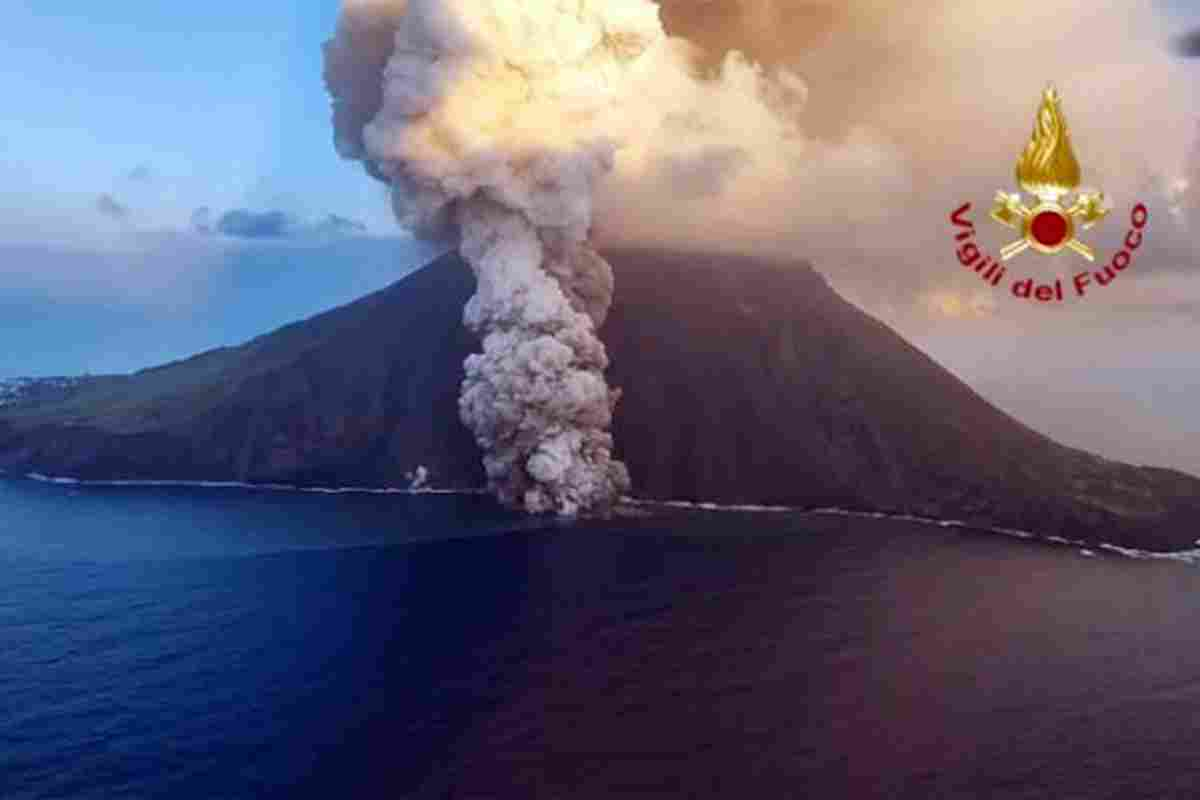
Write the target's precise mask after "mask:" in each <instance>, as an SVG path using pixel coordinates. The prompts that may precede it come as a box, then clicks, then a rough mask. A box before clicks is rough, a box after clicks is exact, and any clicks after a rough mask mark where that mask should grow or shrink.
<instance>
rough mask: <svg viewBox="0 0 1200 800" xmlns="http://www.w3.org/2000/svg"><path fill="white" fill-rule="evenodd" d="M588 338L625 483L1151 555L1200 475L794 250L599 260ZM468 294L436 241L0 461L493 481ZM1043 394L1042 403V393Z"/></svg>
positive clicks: (55, 414) (159, 371)
mask: <svg viewBox="0 0 1200 800" xmlns="http://www.w3.org/2000/svg"><path fill="white" fill-rule="evenodd" d="M605 256H606V257H607V258H608V259H609V260H610V262H611V263H612V265H613V268H614V270H615V272H616V285H617V287H618V290H617V294H616V299H615V302H614V305H613V308H612V311H611V313H610V316H609V318H608V321H607V322H606V324H605V326H604V328H603V330H602V331H601V335H602V338H603V339H604V341H605V343H606V345H607V347H608V350H609V354H610V357H611V361H612V366H611V369H610V371H609V379H610V382H611V383H612V384H613V385H614V386H617V387H620V388H621V390H622V392H623V395H622V398H621V401H620V404H619V405H618V407H617V413H616V417H615V420H614V428H613V432H614V435H615V438H616V446H617V455H618V457H620V458H621V459H622V460H623V461H625V462H626V464H627V466H628V468H629V471H630V475H631V477H632V479H633V486H634V490H633V493H634V495H635V496H636V497H640V498H647V499H659V500H686V501H711V502H717V503H735V504H772V505H791V506H800V507H826V506H836V507H840V508H846V509H855V510H862V511H873V512H886V513H906V514H915V515H920V516H925V517H933V518H943V519H958V520H963V521H965V522H968V523H970V524H973V525H979V526H986V527H1003V528H1013V529H1020V530H1027V531H1034V532H1037V533H1039V534H1042V535H1058V536H1064V537H1070V538H1074V539H1085V540H1089V541H1104V542H1112V543H1116V544H1120V545H1125V546H1133V547H1141V548H1146V549H1154V550H1170V549H1181V548H1186V547H1191V546H1192V545H1193V541H1194V539H1195V538H1196V535H1197V533H1196V532H1197V530H1200V479H1196V478H1193V477H1191V476H1188V475H1185V474H1183V473H1180V472H1176V471H1172V470H1167V469H1157V468H1151V467H1135V466H1130V465H1126V464H1120V463H1116V462H1113V461H1109V460H1106V459H1104V458H1100V457H1098V456H1095V455H1091V454H1089V453H1086V452H1083V451H1080V450H1076V449H1072V448H1068V447H1064V446H1062V445H1059V444H1057V443H1055V442H1054V441H1052V440H1051V439H1049V438H1047V437H1046V436H1043V435H1041V434H1040V433H1038V432H1036V431H1034V430H1032V429H1030V428H1028V427H1026V426H1024V425H1022V424H1021V423H1020V422H1018V421H1017V420H1015V419H1013V418H1012V417H1010V416H1008V415H1007V414H1005V413H1004V412H1002V411H1000V410H999V409H997V408H995V407H994V406H992V405H991V404H990V403H988V402H987V401H986V400H984V399H983V398H982V397H980V396H979V395H978V394H976V393H975V392H974V391H972V390H971V389H970V388H969V387H968V386H967V385H966V384H964V383H963V382H962V381H960V380H958V379H957V378H956V377H955V376H954V375H952V374H951V373H950V372H948V371H947V370H945V369H944V368H942V367H941V366H939V365H938V364H937V363H935V362H934V361H933V360H932V359H930V358H929V357H928V356H926V355H924V354H923V353H921V352H920V351H919V350H917V349H916V348H915V347H913V346H912V345H910V344H908V343H907V342H906V341H905V340H904V339H903V338H901V337H900V336H899V335H897V334H896V333H895V332H894V331H892V330H891V329H890V328H888V327H887V326H886V325H884V324H883V323H881V322H879V321H878V320H876V319H874V318H872V317H871V316H869V315H867V314H866V313H864V312H862V311H861V310H859V309H858V308H856V307H855V306H853V305H851V304H850V303H847V302H846V301H845V300H843V299H842V298H840V297H839V296H838V295H837V294H836V293H835V292H834V291H833V289H832V288H831V287H830V286H829V285H828V283H827V282H826V281H825V279H824V278H823V277H822V276H821V275H820V274H819V273H818V272H816V271H815V270H814V269H813V268H812V267H811V266H809V265H808V264H806V263H804V262H800V261H793V262H787V263H785V262H779V261H773V260H764V259H757V258H749V257H736V256H729V255H715V254H698V253H664V252H651V251H636V250H619V251H609V252H607V253H605ZM473 290H474V279H473V277H472V275H471V272H470V270H469V269H468V267H467V266H466V265H465V264H464V263H463V262H462V260H461V259H460V258H459V257H458V256H457V255H455V254H447V255H445V256H442V257H441V258H439V259H437V260H436V261H434V262H433V263H431V264H429V265H427V266H426V267H424V268H422V269H419V270H417V271H416V272H414V273H412V274H410V275H408V276H407V277H405V278H403V279H402V280H400V281H398V282H396V283H395V284H393V285H391V286H389V287H388V288H385V289H383V290H381V291H379V292H376V293H374V294H371V295H369V296H367V297H364V298H362V299H360V300H358V301H355V302H353V303H350V304H349V305H346V306H342V307H340V308H337V309H334V310H332V311H329V312H326V313H324V314H321V315H318V316H316V317H313V318H312V319H309V320H306V321H303V322H298V323H295V324H292V325H289V326H286V327H284V328H281V329H279V330H277V331H275V332H273V333H270V334H267V335H265V336H262V337H259V338H257V339H254V340H252V341H250V342H247V343H246V344H244V345H241V346H239V347H232V348H222V349H218V350H213V351H210V352H207V353H203V354H201V355H197V356H195V357H193V358H190V359H187V360H184V361H179V362H175V363H172V364H167V365H165V366H161V367H157V368H153V369H148V370H144V371H142V372H138V373H136V374H133V375H128V376H109V377H99V378H87V379H80V380H77V381H68V382H63V383H62V384H61V386H59V387H57V388H50V389H44V390H42V391H39V392H37V393H34V394H32V395H30V396H29V397H27V398H26V399H21V400H18V401H17V402H14V403H11V404H9V405H7V406H4V407H0V468H3V469H4V470H5V471H7V472H9V473H10V474H23V473H31V472H38V473H44V474H48V475H54V476H64V477H72V478H79V479H84V480H151V479H154V480H164V479H170V480H208V481H243V482H250V483H285V484H294V485H308V486H350V485H354V486H404V485H406V484H407V479H406V475H409V474H412V473H414V472H415V471H416V470H417V468H418V467H424V468H425V469H426V470H428V474H429V480H430V483H431V484H432V485H434V486H437V487H444V488H457V489H467V488H480V487H482V486H483V485H484V483H485V481H484V476H483V470H482V468H481V466H480V453H479V451H478V449H477V447H476V445H475V443H474V441H473V439H472V437H471V434H470V433H469V432H468V431H467V429H466V428H465V427H464V426H463V425H462V423H461V422H460V420H459V416H458V394H459V384H460V382H461V381H462V377H463V360H464V358H465V357H466V356H467V355H468V354H469V353H472V352H476V351H477V350H478V347H479V342H478V341H477V340H476V339H475V338H474V337H473V336H472V335H471V334H470V333H468V332H467V331H466V330H465V329H464V328H463V325H462V308H463V305H464V304H465V302H466V300H467V299H468V298H469V297H470V295H471V293H472V292H473ZM1049 397H1050V398H1051V399H1052V395H1050V396H1049Z"/></svg>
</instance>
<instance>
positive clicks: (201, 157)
mask: <svg viewBox="0 0 1200 800" xmlns="http://www.w3.org/2000/svg"><path fill="white" fill-rule="evenodd" d="M677 5H678V3H677ZM898 5H902V4H898ZM1157 6H1158V7H1159V8H1160V9H1163V10H1164V11H1165V13H1166V14H1167V16H1168V18H1169V19H1170V20H1171V21H1172V24H1173V25H1178V28H1179V29H1180V30H1181V31H1182V30H1187V29H1189V28H1191V27H1195V26H1197V25H1200V3H1196V2H1193V1H1192V0H1170V1H1169V2H1159V3H1157ZM338 10H339V9H338V3H337V2H335V0H323V1H322V2H313V3H295V2H288V1H287V0H258V2H254V3H245V2H239V3H234V2H232V1H231V0H209V2H206V3H162V2H159V1H158V0H155V1H154V2H151V1H150V0H123V2H120V3H95V2H82V1H81V0H65V1H64V2H59V3H55V4H46V3H36V2H31V1H30V0H9V2H8V3H7V4H6V6H5V10H4V12H3V20H4V28H5V46H4V47H3V48H0V96H3V97H4V98H5V102H4V103H3V104H0V341H3V342H5V343H6V345H7V346H5V347H0V376H14V375H34V376H38V375H59V374H78V373H85V372H86V373H93V374H96V373H111V372H127V371H134V370H137V369H141V368H144V367H148V366H152V365H155V364H159V363H162V362H164V361H168V360H172V359H176V358H183V357H186V356H189V355H191V354H193V353H195V352H197V351H200V350H204V349H208V348H212V347H217V346H222V345H229V344H236V343H238V342H241V341H244V340H246V339H248V338H251V337H253V336H256V335H259V334H262V333H265V332H267V331H269V330H271V329H273V328H275V327H277V326H279V325H282V324H285V323H287V322H290V321H293V320H295V319H298V318H302V317H305V316H309V315H311V314H314V313H317V312H319V311H321V310H324V309H326V308H330V307H333V306H335V305H338V304H341V303H345V302H348V301H350V300H352V299H354V298H356V297H358V296H360V295H362V294H364V293H366V292H369V291H372V290H374V289H378V288H382V287H383V286H385V285H387V284H388V283H390V282H392V281H394V280H396V279H397V278H399V277H401V276H402V275H403V274H405V273H406V272H407V271H409V270H411V269H412V268H414V267H416V266H418V265H420V264H422V263H424V262H425V261H427V260H428V259H429V258H430V257H431V256H432V255H433V254H434V253H435V252H436V250H437V248H436V246H433V245H428V244H423V243H419V242H416V241H414V240H413V239H411V238H410V237H408V236H407V235H406V234H405V233H404V232H403V231H400V230H399V229H398V228H397V226H396V224H395V222H394V221H393V220H392V218H391V213H390V210H389V204H388V202H387V198H386V192H385V190H384V189H383V187H382V186H381V185H380V184H378V183H377V182H375V181H372V180H369V179H367V178H366V177H365V176H364V174H363V171H362V168H361V166H360V165H358V164H356V163H352V162H347V161H344V160H342V159H340V158H339V157H338V155H337V153H336V152H335V150H334V147H333V145H332V133H331V128H330V105H329V97H328V95H327V93H326V90H325V87H324V85H323V82H322V52H321V45H322V43H323V42H324V41H325V40H326V39H328V38H329V37H330V36H331V35H332V33H333V31H334V29H335V25H336V20H337V15H338ZM821 66H822V64H821V63H820V62H819V61H817V62H814V69H820V68H821ZM1196 85H1197V86H1200V79H1198V80H1197V84H1196ZM1033 99H1034V98H1030V102H1032V100H1033ZM1069 99H1070V98H1069ZM1079 105H1081V104H1079V103H1077V104H1076V106H1075V108H1078V107H1079ZM1197 107H1198V108H1200V103H1197ZM1072 119H1074V117H1072ZM1081 121H1082V122H1083V123H1086V122H1087V120H1086V119H1083V120H1081ZM1020 125H1021V126H1022V127H1026V126H1027V125H1028V122H1026V121H1025V120H1021V122H1020ZM1084 127H1085V128H1086V124H1085V125H1084ZM1013 155H1014V156H1015V153H1013ZM1002 172H1003V171H1002ZM989 179H990V178H989ZM995 188H999V187H995ZM946 199H947V200H954V201H955V202H957V200H958V195H955V197H954V198H950V197H947V198H946ZM978 199H979V202H986V199H987V198H986V196H985V197H981V198H978ZM937 202H938V203H941V204H942V205H945V203H944V201H943V199H942V198H938V200H937ZM937 207H938V208H939V209H940V208H941V206H937ZM949 210H950V208H949V206H947V207H946V208H945V211H949ZM938 213H939V214H940V213H941V211H939V212H938ZM938 224H940V222H939V223H931V227H930V230H929V233H928V238H929V240H930V242H934V243H940V242H941V239H940V238H939V237H941V236H942V233H943V232H942V230H941V229H940V228H938V227H937V225H938ZM1114 235H1115V234H1114ZM1110 238H1111V237H1110ZM931 246H940V244H933V245H931ZM886 255H887V254H886V249H882V250H878V251H876V252H874V253H871V254H869V257H871V258H874V259H875V260H876V261H878V262H879V263H884V262H885V260H886ZM934 258H936V257H934ZM952 258H953V255H952V252H951V251H947V255H946V259H945V260H946V261H948V262H950V261H951V260H952ZM818 261H819V263H818V264H817V266H818V267H819V268H821V269H823V270H825V271H827V272H829V273H830V274H831V278H832V280H833V283H834V285H835V287H837V288H839V289H842V290H843V291H844V293H845V294H847V295H848V296H850V298H851V299H852V300H854V301H856V302H859V303H860V304H861V305H863V307H864V308H866V309H867V310H869V311H871V312H872V313H876V314H878V315H879V316H881V317H882V318H883V319H884V320H885V321H887V322H888V323H889V324H891V325H893V326H894V327H896V328H897V329H898V330H900V332H901V333H903V334H904V335H906V336H908V337H909V338H910V339H912V340H913V341H914V342H915V343H916V344H918V345H919V346H921V347H922V348H924V349H925V350H927V351H928V352H929V353H930V354H931V355H933V356H934V358H935V359H937V360H938V361H940V362H941V363H943V364H945V365H946V366H948V367H950V368H951V369H952V370H953V371H955V372H956V373H957V374H959V375H960V376H961V377H963V378H965V379H967V380H968V382H970V383H971V384H972V385H974V386H976V387H977V388H978V389H979V390H980V391H981V392H982V393H983V394H984V395H985V396H986V397H988V398H989V399H991V400H993V401H994V402H996V403H997V404H999V405H1000V406H1001V407H1002V408H1004V409H1005V410H1008V411H1010V412H1012V413H1014V414H1016V415H1017V416H1018V417H1020V418H1022V419H1025V420H1027V421H1029V422H1030V423H1031V424H1033V425H1034V427H1037V428H1039V429H1041V430H1044V431H1046V432H1048V433H1051V434H1052V435H1055V436H1056V437H1058V438H1060V439H1062V440H1064V441H1066V442H1067V443H1069V444H1075V445H1079V446H1089V447H1091V448H1092V449H1097V450H1100V451H1101V452H1102V453H1104V454H1106V455H1110V456H1112V457H1118V458H1128V459H1131V460H1138V461H1145V462H1154V461H1157V462H1159V463H1169V464H1170V465H1173V466H1178V467H1183V468H1187V469H1189V470H1191V471H1193V472H1196V473H1198V474H1200V415H1197V414H1195V413H1194V411H1193V409H1194V408H1196V407H1200V378H1198V377H1197V374H1198V373H1197V369H1198V364H1197V359H1196V355H1197V352H1198V351H1200V338H1198V337H1200V324H1198V322H1197V321H1198V320H1200V313H1198V312H1197V311H1196V309H1200V285H1198V284H1197V282H1196V280H1195V279H1194V277H1193V278H1192V279H1191V283H1187V284H1186V285H1185V284H1183V283H1175V284H1171V283H1170V282H1171V280H1174V279H1173V278H1172V277H1171V276H1167V277H1166V278H1164V279H1163V281H1164V282H1165V283H1164V286H1165V288H1163V289H1162V291H1164V292H1167V293H1168V294H1171V293H1174V294H1172V295H1171V296H1176V295H1178V293H1179V292H1180V291H1183V292H1185V293H1187V292H1191V295H1188V297H1189V298H1190V299H1188V298H1184V299H1185V300H1187V302H1188V303H1190V304H1191V305H1190V306H1188V308H1189V309H1190V310H1188V311H1187V314H1190V315H1191V316H1190V317H1187V315H1185V316H1184V318H1177V317H1172V319H1171V320H1165V318H1164V319H1162V320H1160V319H1156V318H1150V319H1147V318H1146V317H1145V316H1138V315H1135V314H1130V313H1123V312H1121V311H1120V310H1119V309H1118V310H1116V311H1113V310H1111V309H1109V308H1108V307H1107V306H1106V307H1105V308H1104V309H1103V310H1097V311H1096V312H1095V319H1094V320H1093V321H1092V322H1088V321H1087V320H1084V321H1082V322H1081V321H1074V320H1073V321H1072V322H1071V323H1070V324H1069V325H1067V326H1065V329H1060V330H1056V332H1055V333H1054V336H1053V337H1052V338H1051V339H1047V337H1046V335H1045V334H1044V331H1042V329H1040V328H1038V329H1037V331H1033V332H1030V333H1028V334H1027V335H1026V334H1023V333H1022V327H1021V325H1022V323H1021V322H1020V320H1021V318H1022V317H1021V315H1022V314H1023V313H1025V312H1016V311H1014V312H1012V313H1009V311H1008V310H1007V307H1006V309H1005V310H1004V311H1003V315H1004V316H1005V319H1004V320H1001V321H1000V322H998V321H997V320H996V319H995V317H996V313H995V311H996V310H995V309H989V318H988V319H984V320H972V319H971V316H972V314H971V313H969V312H967V313H963V312H962V308H961V307H955V306H954V304H953V303H950V304H947V303H944V302H943V301H942V299H939V298H936V297H935V298H932V299H930V303H929V307H928V308H927V309H926V312H927V313H925V315H924V316H923V317H921V318H919V319H918V318H913V317H912V316H911V315H906V314H889V309H888V307H887V305H886V303H884V304H881V303H880V302H879V300H878V298H872V297H869V296H867V295H866V294H858V295H856V294H855V291H856V286H855V285H854V284H853V282H852V281H848V280H842V279H841V278H839V276H838V273H837V270H838V268H839V267H840V266H841V265H840V263H839V262H838V261H837V259H836V258H835V257H832V256H830V257H826V258H824V259H819V260H818ZM938 268H939V269H940V267H938ZM947 268H950V267H949V266H947ZM880 274H881V275H882V274H883V273H882V272H881V273H880ZM939 274H940V273H939ZM877 283H878V281H877ZM1152 283H1153V282H1151V283H1146V284H1143V285H1142V289H1140V290H1139V292H1141V293H1140V294H1138V293H1136V292H1134V291H1133V290H1132V289H1131V290H1130V292H1129V293H1127V295H1126V296H1124V298H1125V300H1126V301H1127V303H1128V304H1136V303H1137V302H1139V298H1140V297H1143V296H1150V295H1149V294H1147V293H1152V291H1153V290H1154V287H1153V286H1152V285H1151V284H1152ZM1167 284H1170V285H1167ZM859 288H860V287H859ZM618 294H619V287H618ZM954 299H955V302H958V301H959V300H961V299H962V298H961V297H959V296H956V298H954ZM968 305H969V304H968ZM1185 305H1186V304H1185ZM955 308H957V310H955ZM948 309H949V310H950V311H954V313H948ZM1188 319H1190V320H1191V321H1190V323H1189V321H1188ZM1014 320H1016V322H1014ZM1001 322H1003V323H1004V324H1000V323H1001ZM1039 324H1040V323H1039ZM1035 327H1036V326H1035ZM1031 330H1032V329H1031ZM1039 331H1042V332H1039ZM1047 386H1051V387H1053V388H1054V392H1055V396H1056V398H1057V402H1046V387H1047Z"/></svg>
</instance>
